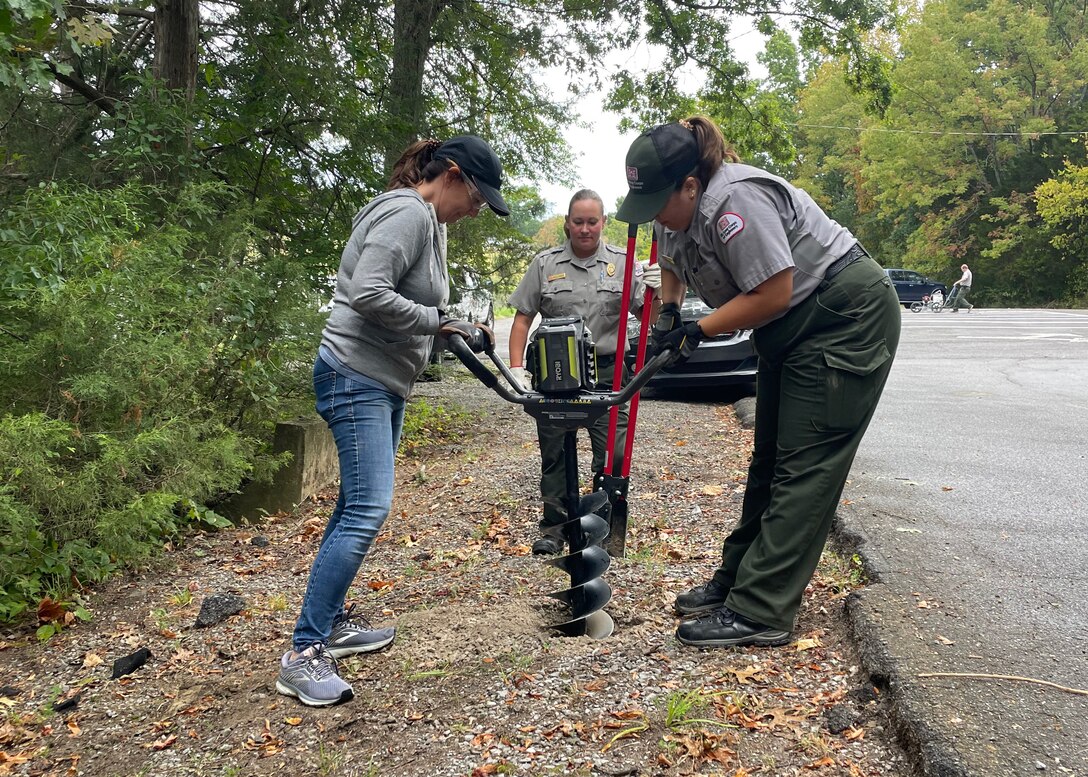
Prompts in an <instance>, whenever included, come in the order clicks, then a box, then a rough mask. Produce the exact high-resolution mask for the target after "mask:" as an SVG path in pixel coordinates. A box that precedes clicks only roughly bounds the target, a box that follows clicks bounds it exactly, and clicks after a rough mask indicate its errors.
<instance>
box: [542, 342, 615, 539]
mask: <svg viewBox="0 0 1088 777" xmlns="http://www.w3.org/2000/svg"><path fill="white" fill-rule="evenodd" d="M614 366H615V360H614V359H613V358H612V357H608V356H603V357H598V360H597V370H598V374H599V375H601V376H602V377H604V378H605V379H606V380H607V381H608V383H609V385H611V381H612V370H613V368H614ZM627 377H628V376H627V374H626V368H625V371H624V382H625V383H626V382H627ZM608 417H609V413H605V414H604V415H602V416H601V417H600V418H598V419H597V420H596V421H594V423H593V425H592V426H590V427H589V428H588V432H589V440H590V443H591V445H592V446H593V462H592V466H593V470H592V471H593V472H594V473H596V472H600V471H601V470H603V469H604V462H605V453H606V451H607V450H608ZM566 431H567V430H566V429H563V428H562V427H558V426H548V425H546V424H542V423H541V422H540V421H537V425H536V434H537V440H538V441H539V443H540V495H541V496H542V497H543V498H544V499H545V500H547V501H545V503H544V521H545V523H549V524H557V523H562V522H563V521H565V520H566V517H565V513H564V512H561V511H560V510H559V509H558V508H557V507H556V506H555V504H564V503H565V501H566V497H567V467H566V463H565V461H564V457H563V438H564V436H565V434H566ZM626 442H627V405H620V408H619V418H618V421H617V424H616V448H615V453H614V459H613V461H614V471H616V472H618V471H619V468H620V467H622V465H623V448H624V445H625V444H626ZM549 502H554V504H549Z"/></svg>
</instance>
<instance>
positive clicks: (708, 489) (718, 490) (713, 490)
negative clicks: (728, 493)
mask: <svg viewBox="0 0 1088 777" xmlns="http://www.w3.org/2000/svg"><path fill="white" fill-rule="evenodd" d="M723 491H725V489H724V488H722V487H721V486H703V493H704V494H706V495H707V496H721V495H722V492H723Z"/></svg>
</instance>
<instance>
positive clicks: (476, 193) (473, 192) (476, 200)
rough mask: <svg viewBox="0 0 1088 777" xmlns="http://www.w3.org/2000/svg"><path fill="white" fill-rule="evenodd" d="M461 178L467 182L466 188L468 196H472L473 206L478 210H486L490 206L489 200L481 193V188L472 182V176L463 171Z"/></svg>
mask: <svg viewBox="0 0 1088 777" xmlns="http://www.w3.org/2000/svg"><path fill="white" fill-rule="evenodd" d="M461 180H462V181H464V182H465V188H466V189H468V196H469V197H471V198H472V207H474V208H476V209H477V210H486V209H487V208H488V207H489V206H488V204H487V200H485V199H484V196H483V195H482V194H480V190H479V188H477V186H476V184H475V183H473V182H472V178H470V177H469V176H468V175H466V174H465V173H461Z"/></svg>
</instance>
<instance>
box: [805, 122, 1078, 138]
mask: <svg viewBox="0 0 1088 777" xmlns="http://www.w3.org/2000/svg"><path fill="white" fill-rule="evenodd" d="M787 126H790V127H799V128H801V129H837V130H850V131H851V132H890V133H894V134H904V135H969V136H972V137H1009V138H1023V137H1037V136H1040V135H1088V130H1073V131H1069V132H1028V131H1024V130H1022V131H1020V132H964V131H960V130H909V129H891V128H888V127H842V126H838V125H835V124H796V123H793V122H787Z"/></svg>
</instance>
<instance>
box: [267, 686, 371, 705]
mask: <svg viewBox="0 0 1088 777" xmlns="http://www.w3.org/2000/svg"><path fill="white" fill-rule="evenodd" d="M276 690H277V691H278V692H279V693H282V694H283V695H284V696H293V697H295V698H296V699H298V700H299V701H300V702H302V703H303V704H305V705H306V706H307V707H331V706H333V705H334V704H343V703H344V702H346V701H351V700H352V699H353V698H355V693H354V692H353V691H352V690H351V688H347V689H345V690H344V692H343V693H341V694H340V698H338V699H315V698H313V697H310V696H307V695H306V694H304V693H302V692H300V691H298V690H296V689H294V688H292V687H291V686H290V685H287V684H285V683H284V682H283V681H282V680H276Z"/></svg>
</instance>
